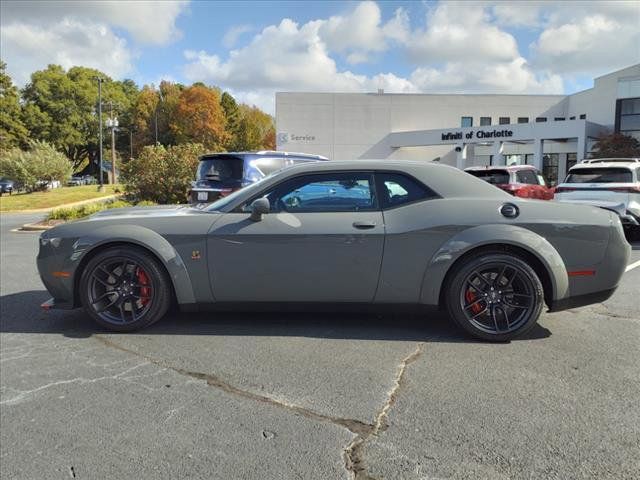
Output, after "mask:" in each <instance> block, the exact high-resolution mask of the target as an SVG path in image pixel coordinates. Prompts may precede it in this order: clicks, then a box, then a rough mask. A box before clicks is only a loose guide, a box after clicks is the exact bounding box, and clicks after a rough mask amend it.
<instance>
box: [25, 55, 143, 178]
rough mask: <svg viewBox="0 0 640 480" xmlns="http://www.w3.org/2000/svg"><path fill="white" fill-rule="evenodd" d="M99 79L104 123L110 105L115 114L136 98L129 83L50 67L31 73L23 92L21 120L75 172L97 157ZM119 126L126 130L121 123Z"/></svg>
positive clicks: (81, 69)
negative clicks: (59, 154) (58, 153)
mask: <svg viewBox="0 0 640 480" xmlns="http://www.w3.org/2000/svg"><path fill="white" fill-rule="evenodd" d="M98 77H101V78H103V79H104V82H103V85H102V100H103V109H102V110H103V122H104V121H105V120H106V119H107V118H108V116H109V114H110V108H109V102H112V105H113V106H114V114H117V113H118V112H126V111H128V110H129V109H130V108H131V102H132V101H134V99H133V98H132V97H133V96H135V95H133V94H132V92H131V89H132V86H133V85H132V82H126V81H125V82H114V81H113V80H111V79H110V78H109V77H108V76H107V75H105V74H104V73H102V72H100V71H98V70H95V69H91V68H85V67H73V68H71V69H69V71H68V72H65V70H64V69H63V68H62V67H60V66H59V65H49V66H48V67H47V68H46V69H45V70H40V71H37V72H34V73H33V74H32V75H31V82H30V83H29V84H27V86H26V87H25V88H24V90H23V99H24V115H23V117H24V122H25V124H26V126H27V128H28V129H29V130H30V132H31V134H32V136H33V137H34V138H36V139H39V140H44V141H47V142H49V143H52V144H54V145H55V146H56V147H57V148H59V149H60V150H61V151H63V152H64V153H65V155H66V156H67V157H68V158H69V160H70V161H71V163H72V165H73V168H74V170H75V169H78V168H79V167H80V166H81V165H82V164H83V163H84V162H86V161H87V160H88V161H92V162H93V161H95V160H96V158H97V153H98V125H99V123H98V117H97V115H96V113H97V110H98V105H97V102H98V83H97V78H98ZM125 118H126V117H125ZM123 120H124V118H123ZM121 125H122V126H123V127H125V128H126V127H127V125H125V124H124V122H121ZM104 133H106V130H105V132H104ZM105 138H106V137H105Z"/></svg>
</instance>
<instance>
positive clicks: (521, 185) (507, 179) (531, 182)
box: [464, 165, 553, 200]
mask: <svg viewBox="0 0 640 480" xmlns="http://www.w3.org/2000/svg"><path fill="white" fill-rule="evenodd" d="M464 171H465V172H468V173H470V174H471V175H473V176H474V177H477V178H480V179H481V180H484V181H485V182H488V183H490V184H491V185H495V186H496V187H498V188H500V189H502V190H504V191H505V192H507V193H510V194H511V195H514V196H516V197H521V198H537V199H539V200H551V199H553V188H550V187H548V186H547V182H546V181H545V179H544V177H543V176H542V173H540V171H539V170H538V169H537V168H536V167H534V166H533V165H512V166H508V167H506V166H505V167H496V166H485V167H469V168H465V170H464Z"/></svg>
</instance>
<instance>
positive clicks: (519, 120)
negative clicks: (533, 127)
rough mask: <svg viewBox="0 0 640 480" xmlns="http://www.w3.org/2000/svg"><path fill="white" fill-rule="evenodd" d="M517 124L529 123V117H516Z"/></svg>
mask: <svg viewBox="0 0 640 480" xmlns="http://www.w3.org/2000/svg"><path fill="white" fill-rule="evenodd" d="M518 123H529V117H518Z"/></svg>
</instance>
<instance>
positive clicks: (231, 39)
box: [222, 25, 253, 48]
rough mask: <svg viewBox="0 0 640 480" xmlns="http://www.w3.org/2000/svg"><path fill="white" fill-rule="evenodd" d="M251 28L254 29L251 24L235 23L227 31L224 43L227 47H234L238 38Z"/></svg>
mask: <svg viewBox="0 0 640 480" xmlns="http://www.w3.org/2000/svg"><path fill="white" fill-rule="evenodd" d="M251 30H253V27H252V26H251V25H235V26H233V27H231V28H229V29H228V30H227V31H226V33H225V34H224V36H223V37H222V44H223V45H224V46H225V47H227V48H231V47H234V46H235V45H236V43H237V42H238V39H239V38H240V37H241V36H242V35H244V34H245V33H248V32H250V31H251Z"/></svg>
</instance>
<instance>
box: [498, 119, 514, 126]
mask: <svg viewBox="0 0 640 480" xmlns="http://www.w3.org/2000/svg"><path fill="white" fill-rule="evenodd" d="M499 123H500V125H509V124H510V123H511V118H509V117H500V121H499Z"/></svg>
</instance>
